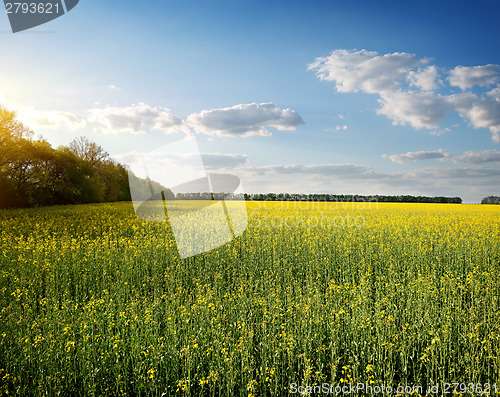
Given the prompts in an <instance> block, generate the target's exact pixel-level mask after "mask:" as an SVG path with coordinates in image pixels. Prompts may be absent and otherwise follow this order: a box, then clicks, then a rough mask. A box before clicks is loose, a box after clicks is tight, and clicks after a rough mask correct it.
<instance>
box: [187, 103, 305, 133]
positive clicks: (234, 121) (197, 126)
mask: <svg viewBox="0 0 500 397" xmlns="http://www.w3.org/2000/svg"><path fill="white" fill-rule="evenodd" d="M300 124H304V121H303V120H302V118H301V117H300V115H299V114H298V113H297V112H295V111H294V110H291V109H281V108H279V107H277V106H276V105H274V104H272V103H250V104H240V105H235V106H232V107H227V108H221V109H212V110H203V111H202V112H200V113H196V114H191V115H189V116H188V118H187V125H189V127H191V128H193V129H194V130H195V131H196V132H198V133H203V134H208V135H221V136H253V135H271V133H270V132H269V130H268V127H274V128H276V129H278V130H295V128H296V127H297V126H298V125H300Z"/></svg>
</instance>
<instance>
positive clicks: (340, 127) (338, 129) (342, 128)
mask: <svg viewBox="0 0 500 397" xmlns="http://www.w3.org/2000/svg"><path fill="white" fill-rule="evenodd" d="M347 128H348V127H347V125H345V124H344V125H336V126H335V131H340V130H347Z"/></svg>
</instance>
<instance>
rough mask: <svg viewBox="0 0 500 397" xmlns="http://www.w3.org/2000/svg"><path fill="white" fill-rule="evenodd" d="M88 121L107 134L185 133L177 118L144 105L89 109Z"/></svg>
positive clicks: (164, 111) (179, 119) (168, 111)
mask: <svg viewBox="0 0 500 397" xmlns="http://www.w3.org/2000/svg"><path fill="white" fill-rule="evenodd" d="M89 120H90V121H93V122H97V123H99V124H102V125H104V126H105V127H106V130H105V132H107V133H119V132H124V131H126V132H131V133H133V134H143V133H145V132H146V131H145V130H146V129H155V130H162V131H163V132H165V133H173V132H179V131H186V128H185V126H184V125H183V122H182V120H181V118H180V117H179V116H176V115H175V114H172V113H171V112H170V110H168V109H167V108H163V107H153V106H149V105H146V104H144V103H139V104H137V105H132V106H123V107H116V106H115V107H112V106H108V107H104V108H93V109H90V118H89Z"/></svg>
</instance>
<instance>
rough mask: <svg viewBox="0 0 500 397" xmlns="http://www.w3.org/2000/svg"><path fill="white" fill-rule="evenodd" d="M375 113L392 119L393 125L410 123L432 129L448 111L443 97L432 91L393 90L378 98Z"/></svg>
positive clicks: (416, 126) (415, 126) (418, 127)
mask: <svg viewBox="0 0 500 397" xmlns="http://www.w3.org/2000/svg"><path fill="white" fill-rule="evenodd" d="M379 103H380V104H381V105H382V107H381V108H380V109H378V110H377V114H383V115H385V116H387V117H388V118H389V119H391V120H393V125H398V124H399V125H406V124H407V123H408V124H410V125H411V126H412V127H414V128H417V129H420V128H427V129H432V128H435V127H436V124H437V123H438V122H439V121H441V120H442V119H443V118H444V117H445V116H446V115H447V114H448V113H449V111H450V109H449V105H448V103H447V101H446V98H445V97H442V96H440V95H435V94H434V93H432V92H411V91H410V92H401V91H400V92H394V93H392V94H387V95H384V96H383V97H382V98H381V99H379Z"/></svg>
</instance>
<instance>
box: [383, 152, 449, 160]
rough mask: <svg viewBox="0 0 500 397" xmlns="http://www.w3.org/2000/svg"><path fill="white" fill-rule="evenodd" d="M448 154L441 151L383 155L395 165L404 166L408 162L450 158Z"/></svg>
mask: <svg viewBox="0 0 500 397" xmlns="http://www.w3.org/2000/svg"><path fill="white" fill-rule="evenodd" d="M449 156H450V155H449V154H448V153H444V152H443V150H442V149H439V150H421V151H418V152H407V153H403V154H393V155H390V156H387V155H383V156H382V157H383V158H388V159H389V160H391V161H392V162H394V163H399V164H403V163H406V162H408V161H420V160H435V159H443V158H446V157H449Z"/></svg>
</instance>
